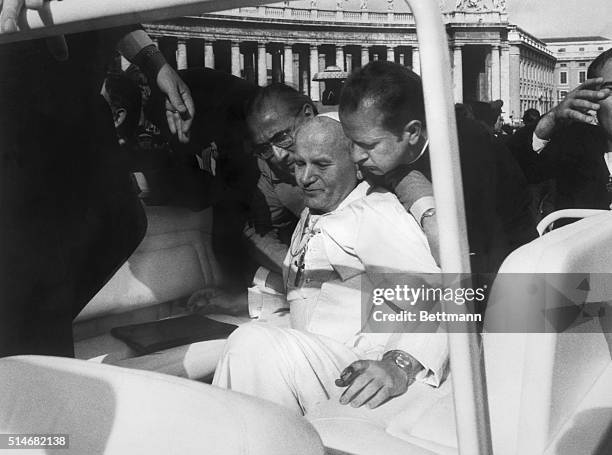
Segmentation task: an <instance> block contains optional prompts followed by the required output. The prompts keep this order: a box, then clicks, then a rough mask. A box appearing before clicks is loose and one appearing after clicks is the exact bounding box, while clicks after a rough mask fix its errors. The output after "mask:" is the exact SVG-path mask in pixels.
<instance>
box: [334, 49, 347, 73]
mask: <svg viewBox="0 0 612 455" xmlns="http://www.w3.org/2000/svg"><path fill="white" fill-rule="evenodd" d="M336 66H337V67H338V68H340V69H341V70H342V71H345V69H346V63H345V61H344V48H343V47H342V46H336Z"/></svg>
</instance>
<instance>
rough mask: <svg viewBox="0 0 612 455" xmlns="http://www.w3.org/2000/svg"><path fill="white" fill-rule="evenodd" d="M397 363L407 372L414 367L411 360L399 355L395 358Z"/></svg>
mask: <svg viewBox="0 0 612 455" xmlns="http://www.w3.org/2000/svg"><path fill="white" fill-rule="evenodd" d="M395 363H396V364H397V366H398V367H400V368H403V369H406V370H408V369H410V368H411V367H412V364H411V363H410V360H409V359H407V358H406V357H405V356H403V355H401V354H398V355H396V356H395Z"/></svg>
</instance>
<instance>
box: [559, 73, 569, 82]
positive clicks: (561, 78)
mask: <svg viewBox="0 0 612 455" xmlns="http://www.w3.org/2000/svg"><path fill="white" fill-rule="evenodd" d="M559 84H567V71H561V72H560V73H559Z"/></svg>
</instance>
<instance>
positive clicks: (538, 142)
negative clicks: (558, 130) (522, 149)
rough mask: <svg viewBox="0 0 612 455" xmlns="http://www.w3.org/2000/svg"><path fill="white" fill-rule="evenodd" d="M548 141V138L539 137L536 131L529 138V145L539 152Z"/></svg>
mask: <svg viewBox="0 0 612 455" xmlns="http://www.w3.org/2000/svg"><path fill="white" fill-rule="evenodd" d="M549 142H550V140H548V139H540V138H539V137H538V136H536V133H533V137H532V138H531V147H532V148H533V151H534V152H536V153H540V152H541V151H542V150H543V149H544V147H546V146H547V145H548V143H549Z"/></svg>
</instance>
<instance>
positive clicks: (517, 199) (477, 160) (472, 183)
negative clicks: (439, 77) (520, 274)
mask: <svg viewBox="0 0 612 455" xmlns="http://www.w3.org/2000/svg"><path fill="white" fill-rule="evenodd" d="M457 130H458V136H459V153H460V159H461V174H462V179H463V194H464V200H465V214H466V221H467V229H468V241H469V245H470V252H471V253H473V255H472V257H471V263H472V264H471V265H472V272H477V273H495V272H497V269H498V268H499V266H500V265H501V263H502V262H503V260H504V258H505V257H506V256H507V255H508V254H509V253H511V252H512V251H513V250H515V249H516V248H518V247H519V246H521V245H524V244H525V243H528V242H530V241H531V240H533V239H534V238H536V236H537V232H536V230H535V220H534V219H533V216H532V214H531V211H530V201H531V198H530V194H529V190H528V188H527V182H526V179H525V176H524V175H523V173H522V171H521V169H520V167H519V166H518V164H517V162H516V160H515V159H514V157H513V156H512V155H511V154H510V152H509V150H508V149H507V148H506V147H505V146H504V144H503V142H502V141H501V140H500V139H497V138H495V137H494V136H493V135H491V134H490V133H489V132H488V131H486V130H485V129H484V128H483V127H482V126H481V125H480V124H479V123H477V122H475V121H473V120H470V119H465V118H461V117H460V118H458V119H457ZM429 134H435V133H433V132H431V131H430V132H429ZM428 153H429V152H427V153H425V154H424V155H423V157H421V158H420V159H419V160H418V161H417V162H416V163H415V164H414V165H413V166H412V168H413V169H417V170H419V171H421V172H422V173H423V174H424V175H425V176H426V177H427V178H429V179H430V180H431V169H430V166H429V155H428Z"/></svg>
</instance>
